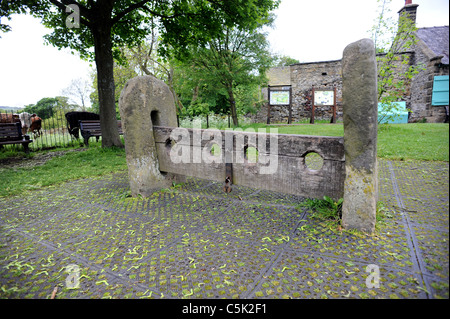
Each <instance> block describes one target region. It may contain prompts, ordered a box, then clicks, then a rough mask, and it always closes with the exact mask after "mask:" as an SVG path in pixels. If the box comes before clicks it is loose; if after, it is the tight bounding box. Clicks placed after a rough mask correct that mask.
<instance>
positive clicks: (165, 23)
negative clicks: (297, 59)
mask: <svg viewBox="0 0 450 319" xmlns="http://www.w3.org/2000/svg"><path fill="white" fill-rule="evenodd" d="M278 2H279V1H276V0H253V1H241V0H228V1H212V0H196V1H151V0H148V1H139V2H136V1H135V0H121V1H102V0H98V1H94V0H92V1H91V0H90V1H86V0H78V1H57V0H54V1H47V0H17V1H2V2H1V8H0V10H1V11H0V14H1V15H0V16H2V17H5V18H6V19H10V17H11V15H12V14H15V13H20V14H23V13H30V14H32V15H33V16H35V17H37V18H40V19H41V21H42V24H43V25H44V26H45V27H47V28H49V29H52V30H53V32H52V33H50V34H48V35H46V36H44V38H45V41H46V42H47V43H49V44H52V45H54V46H56V47H58V48H69V49H71V50H72V52H78V53H79V54H80V56H81V58H83V59H87V60H90V61H95V62H96V67H97V72H98V78H99V81H98V88H99V91H100V94H99V103H98V105H99V109H100V114H101V121H102V122H103V123H104V124H105V125H115V120H114V119H113V118H112V116H111V115H113V113H114V111H115V101H116V100H117V99H116V98H115V97H114V92H115V86H114V76H113V61H115V62H116V63H118V64H120V65H123V64H125V63H126V58H125V55H124V52H123V51H122V50H121V48H124V47H127V48H132V47H135V46H138V45H139V44H140V43H142V42H143V41H144V39H145V38H146V36H147V35H148V34H152V32H153V31H154V29H155V27H156V28H157V29H158V30H159V31H160V32H159V33H160V34H161V45H160V46H159V48H158V50H159V52H160V53H161V55H162V56H165V57H169V56H170V57H177V58H181V57H186V56H187V55H189V54H190V53H191V52H190V50H189V49H188V48H189V46H194V47H198V46H200V47H203V48H204V47H205V45H206V44H207V43H208V41H210V40H211V39H217V38H219V37H222V36H223V34H224V31H225V30H228V29H230V28H236V30H241V31H243V32H244V30H245V32H247V31H249V32H251V31H253V30H255V29H256V28H257V27H258V26H260V25H262V24H264V23H266V22H267V21H268V19H269V12H270V11H271V10H273V9H275V8H276V7H277V6H278ZM69 4H70V5H73V7H69ZM77 20H78V21H77ZM0 27H1V30H2V31H9V28H8V27H7V26H5V25H3V24H2V25H0ZM112 132H114V130H112ZM102 143H103V145H104V146H111V145H116V146H121V145H120V144H119V136H118V134H113V133H110V134H105V135H104V136H103V142H102Z"/></svg>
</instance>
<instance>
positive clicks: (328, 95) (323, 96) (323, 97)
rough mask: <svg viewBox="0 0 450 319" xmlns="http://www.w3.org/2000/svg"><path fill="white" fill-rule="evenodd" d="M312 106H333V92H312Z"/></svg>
mask: <svg viewBox="0 0 450 319" xmlns="http://www.w3.org/2000/svg"><path fill="white" fill-rule="evenodd" d="M314 105H334V91H314Z"/></svg>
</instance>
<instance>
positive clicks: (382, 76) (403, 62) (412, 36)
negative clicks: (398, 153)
mask: <svg viewBox="0 0 450 319" xmlns="http://www.w3.org/2000/svg"><path fill="white" fill-rule="evenodd" d="M378 2H379V4H380V5H379V16H378V17H377V20H376V24H375V26H374V27H373V28H372V29H371V34H372V39H373V41H374V43H375V49H376V52H377V53H379V54H378V55H377V63H378V102H380V103H381V104H382V111H383V112H382V114H383V116H380V117H379V119H378V123H382V122H385V121H387V120H394V119H395V117H396V116H398V112H395V111H398V106H397V105H396V104H394V103H393V102H397V101H401V100H402V99H404V96H405V95H406V88H407V87H408V86H409V84H410V83H411V80H412V79H413V77H414V76H415V75H416V74H418V73H419V72H420V71H421V70H423V69H424V66H422V65H411V63H410V62H411V61H410V56H409V55H408V54H407V53H405V52H407V51H408V50H410V49H412V48H413V47H414V45H415V44H416V43H417V41H418V40H417V35H416V31H417V28H416V26H415V24H414V22H413V21H412V20H411V19H410V18H409V17H408V16H407V15H405V14H402V15H401V16H400V17H399V19H398V23H395V22H394V21H393V20H392V18H390V17H389V13H390V11H391V10H390V9H389V5H390V4H391V0H378Z"/></svg>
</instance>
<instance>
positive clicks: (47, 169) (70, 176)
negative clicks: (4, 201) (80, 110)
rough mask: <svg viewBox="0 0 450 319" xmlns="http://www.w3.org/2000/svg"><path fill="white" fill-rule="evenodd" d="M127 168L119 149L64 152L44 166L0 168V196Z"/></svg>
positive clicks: (123, 152)
mask: <svg viewBox="0 0 450 319" xmlns="http://www.w3.org/2000/svg"><path fill="white" fill-rule="evenodd" d="M126 168H127V164H126V159H125V150H124V149H120V148H110V149H102V148H101V147H93V148H89V149H88V150H86V151H81V152H67V153H66V154H64V155H62V156H59V157H55V158H52V159H50V160H48V161H47V162H46V163H45V164H43V165H38V166H34V167H22V168H3V167H2V166H1V165H0V176H1V181H2V182H1V183H0V196H11V195H16V194H20V193H22V192H26V191H28V190H33V189H39V188H42V187H45V186H50V185H57V184H60V183H63V182H65V181H69V180H74V179H78V178H86V177H90V176H100V175H104V174H107V173H111V172H117V171H120V170H124V169H126Z"/></svg>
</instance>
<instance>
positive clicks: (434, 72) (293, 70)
mask: <svg viewBox="0 0 450 319" xmlns="http://www.w3.org/2000/svg"><path fill="white" fill-rule="evenodd" d="M417 7H418V5H417V4H412V3H411V0H406V1H405V6H404V7H403V8H402V9H401V10H400V11H399V15H401V14H403V13H404V12H406V13H407V14H408V15H409V17H410V19H412V21H413V22H414V23H415V20H416V16H417ZM416 34H417V39H418V43H417V44H416V45H415V46H414V48H413V49H412V50H409V51H407V52H402V56H408V58H409V65H411V64H415V65H422V66H423V67H424V69H422V70H421V71H420V72H419V73H418V74H417V75H416V76H415V77H414V78H413V79H412V81H410V83H407V84H406V85H407V87H406V94H405V95H404V96H403V98H402V100H403V101H405V102H406V107H407V108H408V109H409V110H410V111H411V112H410V113H409V118H408V122H410V123H411V122H418V121H427V122H431V123H436V122H445V121H448V75H449V26H440V27H431V28H420V29H418V30H417V32H416ZM400 62H401V61H399V62H398V63H400ZM409 65H401V66H400V67H399V68H398V69H397V70H400V72H401V70H402V68H404V67H409ZM267 76H268V78H269V87H270V88H271V89H277V88H281V87H284V88H286V87H290V90H291V91H290V106H288V105H272V104H271V105H270V107H269V103H267V104H266V105H264V106H263V107H261V109H260V110H259V112H258V113H257V114H256V115H253V119H254V120H255V121H257V122H266V121H267V118H268V114H270V122H271V123H276V122H282V123H287V122H288V121H289V118H290V119H291V122H295V121H299V120H301V119H309V118H310V117H311V110H312V92H313V87H314V88H315V89H316V90H317V89H327V90H334V89H335V90H336V111H337V116H338V119H339V117H340V118H342V78H341V60H335V61H324V62H310V63H298V64H293V65H290V66H286V67H278V68H272V69H270V70H269V72H268V74H267ZM442 76H447V77H442ZM438 78H439V79H441V78H444V80H445V79H446V81H447V82H446V83H447V92H443V93H444V95H445V94H447V95H446V96H447V97H446V102H442V100H441V101H440V102H439V103H436V102H435V101H434V100H433V95H434V93H435V90H436V84H435V82H436V80H437V79H438ZM268 91H269V88H264V89H263V94H264V96H265V98H266V99H267V100H268V99H269V93H268ZM444 100H445V98H444ZM444 104H445V105H444ZM269 109H270V110H269ZM314 117H315V119H326V120H331V118H332V107H330V106H319V107H317V106H316V107H315V112H314Z"/></svg>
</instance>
